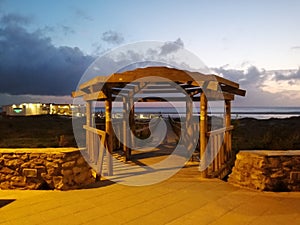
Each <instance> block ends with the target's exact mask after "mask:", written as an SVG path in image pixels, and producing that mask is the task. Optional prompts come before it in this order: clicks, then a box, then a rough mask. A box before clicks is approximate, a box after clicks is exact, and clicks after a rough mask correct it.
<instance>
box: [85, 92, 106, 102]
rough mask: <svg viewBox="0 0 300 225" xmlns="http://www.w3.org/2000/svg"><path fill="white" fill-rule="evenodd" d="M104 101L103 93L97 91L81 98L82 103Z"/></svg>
mask: <svg viewBox="0 0 300 225" xmlns="http://www.w3.org/2000/svg"><path fill="white" fill-rule="evenodd" d="M104 99H106V95H105V94H104V92H103V91H97V92H94V93H91V94H85V95H84V96H83V100H84V101H96V100H104Z"/></svg>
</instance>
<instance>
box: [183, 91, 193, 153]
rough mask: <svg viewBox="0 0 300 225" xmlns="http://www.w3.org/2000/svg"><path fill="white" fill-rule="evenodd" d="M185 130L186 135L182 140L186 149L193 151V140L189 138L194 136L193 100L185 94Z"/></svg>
mask: <svg viewBox="0 0 300 225" xmlns="http://www.w3.org/2000/svg"><path fill="white" fill-rule="evenodd" d="M185 119H186V121H185V125H186V127H185V130H186V135H185V137H184V142H185V146H186V147H187V150H188V151H194V150H195V149H193V146H194V143H193V142H194V140H191V138H193V136H194V133H193V132H194V130H193V127H194V126H193V101H192V100H191V99H190V98H189V96H187V99H186V115H185Z"/></svg>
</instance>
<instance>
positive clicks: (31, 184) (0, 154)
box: [0, 148, 95, 190]
mask: <svg viewBox="0 0 300 225" xmlns="http://www.w3.org/2000/svg"><path fill="white" fill-rule="evenodd" d="M81 151H84V150H80V149H76V148H41V149H34V148H32V149H0V189H57V190H69V189H75V188H80V187H83V186H85V185H88V184H91V183H94V182H95V178H94V177H93V176H92V170H91V168H90V166H89V165H88V164H87V163H86V161H85V159H84V157H83V156H82V154H81Z"/></svg>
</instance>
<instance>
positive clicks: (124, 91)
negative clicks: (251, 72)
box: [72, 67, 246, 177]
mask: <svg viewBox="0 0 300 225" xmlns="http://www.w3.org/2000/svg"><path fill="white" fill-rule="evenodd" d="M170 82H171V83H175V84H176V87H175V86H174V85H170ZM178 87H180V88H178ZM179 89H180V90H179ZM178 92H181V94H177V95H176V94H175V93H178ZM154 93H155V94H154ZM245 93H246V91H245V90H242V89H240V88H239V84H238V83H236V82H233V81H230V80H228V79H225V78H223V77H220V76H217V75H205V74H202V73H199V72H190V71H185V70H179V69H175V68H168V67H146V68H139V69H135V70H132V71H126V72H122V73H114V74H111V75H110V76H97V77H94V78H93V79H91V80H89V81H87V82H85V83H82V84H81V85H80V86H79V89H78V90H76V91H74V92H73V93H72V96H73V97H74V98H76V97H83V99H84V101H85V102H86V125H85V126H84V128H85V130H86V148H87V151H88V155H89V160H90V163H93V164H94V167H95V168H96V171H97V172H98V174H99V173H101V171H102V165H103V157H104V155H105V151H108V152H109V153H112V152H113V145H114V143H113V141H114V136H115V134H114V131H113V129H112V102H113V101H120V96H121V97H122V98H121V99H122V100H121V101H123V112H130V113H129V121H130V123H129V124H131V126H132V124H134V102H135V101H143V102H156V101H166V100H165V98H164V97H163V96H164V95H165V96H168V97H167V99H168V101H174V102H175V101H180V102H186V124H188V125H187V129H190V124H191V123H192V122H193V121H192V117H193V109H192V107H193V106H192V103H193V102H200V120H198V121H199V126H198V127H199V129H198V131H199V140H200V159H201V165H202V166H203V165H204V164H205V161H207V160H209V159H208V156H207V154H206V156H205V152H206V149H207V148H209V151H210V152H211V154H210V155H214V159H213V160H211V161H212V163H211V165H210V170H209V169H208V168H205V169H203V171H202V173H201V174H202V176H203V177H222V176H224V174H225V173H226V171H225V169H224V168H227V164H228V162H229V161H230V160H231V159H232V156H233V154H232V149H231V130H232V129H233V127H232V126H231V101H232V100H234V97H235V95H239V96H245ZM143 94H144V95H143ZM151 94H154V96H153V95H152V96H151ZM187 97H188V98H189V99H191V100H192V101H188V100H187ZM215 100H217V101H224V102H225V109H224V112H225V113H224V126H223V128H221V129H218V130H213V131H211V130H208V101H215ZM94 101H104V103H105V130H99V129H97V128H96V127H95V123H94V121H93V119H92V102H94ZM129 124H128V121H126V120H125V119H123V122H122V129H123V134H122V135H124V141H123V142H124V143H123V150H124V152H125V156H126V159H129V158H130V155H131V149H130V148H129V147H128V143H129V142H130V141H132V139H131V137H130V136H129V135H128V129H130V127H129ZM131 129H134V126H132V127H131ZM188 132H193V131H188ZM208 140H209V141H208ZM213 152H216V154H213ZM107 155H108V158H107V164H108V175H112V174H113V166H112V156H111V154H107ZM224 171H225V172H224ZM99 175H100V174H99Z"/></svg>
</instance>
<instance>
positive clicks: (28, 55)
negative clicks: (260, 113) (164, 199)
mask: <svg viewBox="0 0 300 225" xmlns="http://www.w3.org/2000/svg"><path fill="white" fill-rule="evenodd" d="M299 11H300V1H298V0H294V1H293V0H285V1H281V0H276V1H269V0H261V1H256V0H251V1H238V0H236V1H233V0H227V1H223V0H219V1H216V0H212V1H201V0H197V1H196V0H195V1H192V0H186V1H176V0H172V1H168V0H165V1H158V0H154V1H151V2H149V1H141V0H140V1H137V0H136V1H133V0H127V1H114V0H112V1H108V0H107V1H96V0H94V1H93V0H90V1H80V0H74V1H67V0H60V1H55V0H52V1H48V0H44V1H38V0H36V1H34V0H27V1H17V0H0V77H1V83H0V105H5V104H12V103H18V102H24V101H26V102H28V101H35V102H36V101H48V102H57V103H64V102H70V101H72V99H71V98H70V94H71V92H72V91H73V90H75V89H76V86H77V84H78V82H79V80H80V77H81V76H82V75H83V73H84V72H85V70H86V69H87V68H88V66H89V65H90V64H91V63H92V62H93V61H94V60H95V59H96V58H97V56H100V55H102V54H104V53H106V52H108V51H110V50H111V49H115V48H118V47H119V46H124V45H126V44H130V43H134V42H139V41H162V42H166V43H176V44H178V43H179V45H180V46H181V47H183V48H185V49H187V50H189V51H191V52H193V53H194V54H195V55H197V56H198V57H199V58H200V59H201V60H202V61H203V62H204V63H205V65H206V66H207V67H209V68H210V69H211V70H212V71H213V72H214V73H215V74H218V75H220V76H224V77H226V78H229V79H231V80H234V81H236V82H239V83H240V85H241V88H243V89H246V90H247V96H246V97H245V98H237V100H236V101H235V103H234V104H235V105H237V106H300V69H299V68H300V29H299V27H300V20H299V15H298V14H299ZM99 75H101V74H99Z"/></svg>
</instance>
